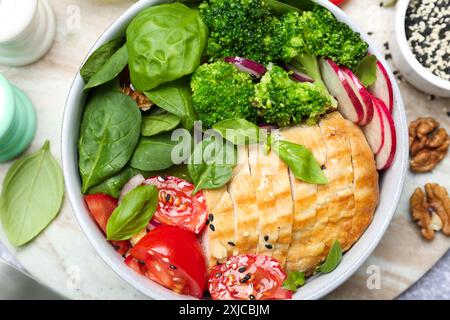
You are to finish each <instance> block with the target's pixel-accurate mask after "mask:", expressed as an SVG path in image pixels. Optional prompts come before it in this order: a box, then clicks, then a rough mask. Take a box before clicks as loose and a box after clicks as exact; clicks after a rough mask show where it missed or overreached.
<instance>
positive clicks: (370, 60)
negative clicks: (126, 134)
mask: <svg viewBox="0 0 450 320" xmlns="http://www.w3.org/2000/svg"><path fill="white" fill-rule="evenodd" d="M355 74H356V76H357V77H358V78H359V80H360V81H361V83H362V84H363V85H364V86H365V87H368V86H371V85H372V84H373V83H374V82H375V81H376V80H377V57H375V56H374V55H367V56H365V57H364V58H363V59H362V60H361V62H360V63H359V65H358V67H357V68H356V71H355Z"/></svg>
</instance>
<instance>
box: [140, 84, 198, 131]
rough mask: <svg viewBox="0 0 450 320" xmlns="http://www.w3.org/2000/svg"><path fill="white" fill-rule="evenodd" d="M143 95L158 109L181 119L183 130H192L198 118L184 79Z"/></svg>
mask: <svg viewBox="0 0 450 320" xmlns="http://www.w3.org/2000/svg"><path fill="white" fill-rule="evenodd" d="M144 93H145V95H146V96H147V97H148V98H149V99H150V100H151V101H153V102H154V103H155V104H156V105H157V106H158V107H160V108H162V109H164V110H166V111H167V112H169V113H172V114H174V115H176V116H177V117H179V118H181V123H182V124H183V127H184V128H185V129H187V130H191V129H192V127H193V126H194V122H195V121H196V120H197V119H198V117H197V114H196V113H195V110H194V107H193V105H192V93H191V90H190V89H189V84H188V83H187V82H186V79H179V80H177V81H172V82H169V83H165V84H162V85H160V86H158V87H157V88H155V89H153V90H149V91H145V92H144Z"/></svg>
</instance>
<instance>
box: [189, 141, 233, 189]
mask: <svg viewBox="0 0 450 320" xmlns="http://www.w3.org/2000/svg"><path fill="white" fill-rule="evenodd" d="M236 162H237V159H236V149H235V147H234V146H233V145H231V144H230V143H224V141H223V139H222V138H218V137H217V136H215V135H212V136H210V137H207V138H206V139H203V141H202V142H200V143H198V144H197V145H196V146H195V148H194V152H193V153H192V155H191V157H190V158H189V160H188V170H189V174H190V176H191V178H192V180H193V181H194V184H195V190H194V192H193V194H196V193H197V192H198V191H199V190H203V189H217V188H220V187H222V186H224V185H225V184H226V183H227V182H228V181H230V179H231V177H232V172H233V167H234V166H235V165H236Z"/></svg>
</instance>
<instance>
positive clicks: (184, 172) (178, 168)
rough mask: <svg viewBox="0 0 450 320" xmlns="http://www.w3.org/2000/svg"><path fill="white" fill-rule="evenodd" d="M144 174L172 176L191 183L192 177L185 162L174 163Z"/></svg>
mask: <svg viewBox="0 0 450 320" xmlns="http://www.w3.org/2000/svg"><path fill="white" fill-rule="evenodd" d="M144 176H146V177H155V176H173V177H177V178H180V179H183V180H186V181H188V182H191V183H193V181H192V178H191V176H190V175H189V171H188V168H187V165H185V164H180V165H175V166H172V167H170V168H169V169H165V170H160V171H152V172H145V174H144Z"/></svg>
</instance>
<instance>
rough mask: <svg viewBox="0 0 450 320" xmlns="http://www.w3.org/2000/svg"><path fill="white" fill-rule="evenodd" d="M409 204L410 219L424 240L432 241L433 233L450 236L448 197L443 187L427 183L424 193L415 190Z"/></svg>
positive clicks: (449, 204) (449, 198) (419, 189)
mask: <svg viewBox="0 0 450 320" xmlns="http://www.w3.org/2000/svg"><path fill="white" fill-rule="evenodd" d="M409 203H410V210H411V215H412V218H413V220H414V221H416V222H417V225H418V226H419V227H420V228H421V233H422V236H423V237H424V238H425V239H427V240H433V239H434V237H435V231H442V233H444V234H445V235H446V236H450V197H449V195H448V193H447V190H446V189H445V188H444V187H442V186H440V185H438V184H436V183H427V184H426V185H425V192H424V191H423V190H422V189H421V188H417V189H416V190H415V191H414V193H413V195H412V196H411V198H410V201H409Z"/></svg>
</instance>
